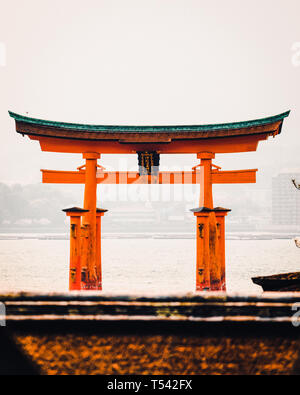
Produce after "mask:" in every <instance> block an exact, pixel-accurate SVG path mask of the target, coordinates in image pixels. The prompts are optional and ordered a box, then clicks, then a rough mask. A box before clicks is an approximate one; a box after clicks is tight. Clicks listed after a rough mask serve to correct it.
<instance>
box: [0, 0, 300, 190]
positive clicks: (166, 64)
mask: <svg viewBox="0 0 300 395" xmlns="http://www.w3.org/2000/svg"><path fill="white" fill-rule="evenodd" d="M0 5H1V8H0V92H1V93H0V94H1V96H0V125H1V167H0V182H8V183H15V182H18V183H24V184H26V183H34V182H40V173H39V169H40V168H49V169H75V168H76V167H77V166H79V165H80V164H82V159H81V157H80V155H69V156H64V154H53V153H43V152H41V151H40V148H39V145H38V143H36V142H33V141H30V140H29V139H28V138H22V137H21V136H20V135H18V134H16V133H15V126H14V122H13V120H12V119H10V118H9V117H8V113H7V111H8V110H9V109H10V110H12V111H15V112H19V113H22V114H26V113H27V112H28V115H29V116H32V117H39V118H45V119H50V120H61V121H67V122H68V121H69V122H86V123H97V124H144V125H146V124H203V123H212V122H227V121H243V120H248V119H253V118H254V119H255V118H260V117H264V116H269V115H275V114H278V113H281V112H283V111H286V110H288V109H291V110H292V113H291V116H290V118H289V119H288V120H287V121H286V122H285V125H284V129H283V133H282V135H281V136H279V137H277V138H276V139H274V140H273V139H269V141H268V142H262V143H260V146H259V150H258V152H257V153H249V154H242V155H240V154H238V155H232V156H228V155H227V156H224V155H223V156H218V157H217V159H216V161H215V163H216V164H221V165H224V168H229V169H230V168H247V167H250V168H253V167H259V168H260V170H261V172H260V177H263V176H264V175H265V177H270V176H271V175H272V174H273V173H274V174H276V172H278V171H279V170H281V169H283V168H285V167H299V168H300V139H299V135H300V130H299V128H300V103H299V96H300V93H299V92H300V54H299V56H298V53H297V51H298V50H299V49H300V44H299V47H298V44H297V43H300V1H299V0H243V1H241V0H226V1H223V0H213V1H212V0H210V1H207V0H203V1H202V0H85V1H82V0H80V1H79V0H43V1H41V0H0ZM298 48H299V49H298ZM117 159H118V158H117V157H116V156H103V159H102V161H101V164H103V165H104V166H105V165H107V164H108V165H115V166H116V167H118V161H117ZM130 163H131V165H133V166H135V165H137V160H136V158H135V157H134V158H133V159H132V160H131V162H130ZM196 163H197V161H196V158H195V157H194V156H180V157H179V156H168V157H163V158H162V164H163V165H169V166H174V165H176V164H177V165H179V166H183V165H184V164H187V165H191V166H192V165H195V164H196Z"/></svg>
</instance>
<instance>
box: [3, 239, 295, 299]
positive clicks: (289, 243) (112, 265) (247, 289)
mask: <svg viewBox="0 0 300 395" xmlns="http://www.w3.org/2000/svg"><path fill="white" fill-rule="evenodd" d="M226 254H227V287H228V291H229V292H231V293H260V292H261V288H260V287H258V286H256V285H254V284H252V282H251V277H253V276H259V275H269V274H276V273H281V272H282V273H284V272H290V271H300V250H299V249H297V248H296V247H295V244H294V242H293V240H228V241H227V246H226ZM102 256H103V258H102V260H103V262H102V265H103V291H104V292H108V293H118V294H126V293H161V294H165V293H170V294H174V293H184V292H193V291H194V288H195V240H189V239H184V240H183V239H176V240H172V239H164V240H161V239H160V240H159V239H104V240H103V241H102ZM68 259H69V244H68V241H66V240H37V239H32V240H0V292H3V291H14V292H16V291H34V292H65V291H68Z"/></svg>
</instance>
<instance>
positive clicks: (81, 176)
mask: <svg viewBox="0 0 300 395" xmlns="http://www.w3.org/2000/svg"><path fill="white" fill-rule="evenodd" d="M288 115H289V112H285V113H283V114H280V115H276V116H273V117H268V118H263V119H259V120H254V121H247V122H235V123H228V124H216V125H192V126H107V125H106V126H103V125H100V126H99V125H83V124H71V123H61V122H53V121H45V120H40V119H34V118H29V117H24V116H22V115H18V114H15V113H12V112H10V116H11V117H12V118H14V119H15V121H16V130H17V132H18V133H21V134H23V135H28V136H29V138H30V139H32V140H38V141H39V143H40V146H41V149H42V151H49V152H62V153H81V154H83V159H84V160H85V165H84V166H81V167H79V168H78V169H77V171H53V170H42V174H43V182H44V183H63V184H70V183H71V184H85V193H84V208H83V209H80V208H77V207H74V208H71V209H66V210H64V211H65V212H66V214H67V215H68V216H69V217H70V223H71V233H70V280H69V283H70V290H102V270H101V217H102V216H103V215H104V213H105V212H106V211H107V210H103V209H97V207H96V203H97V184H133V183H140V184H182V183H183V184H200V204H199V208H196V209H193V210H192V211H193V212H194V215H195V216H196V217H197V235H196V239H197V261H196V290H197V291H221V290H226V279H225V216H226V215H227V213H228V211H230V210H229V209H224V208H221V207H217V208H214V205H213V193H212V185H213V184H227V183H255V182H256V172H257V169H250V170H234V171H222V170H221V168H220V167H218V166H216V165H214V164H213V163H212V160H213V159H214V158H215V154H219V153H236V152H249V151H256V149H257V146H258V143H259V141H261V140H267V139H268V137H269V136H273V137H275V136H276V135H277V134H279V133H280V132H281V129H282V124H283V120H284V118H286V117H287V116H288ZM132 153H137V154H138V158H139V171H138V172H107V171H105V169H104V168H103V167H102V166H99V165H98V159H100V157H101V154H132ZM192 153H194V154H197V158H198V159H199V160H200V163H199V164H198V165H197V166H195V167H194V168H193V169H192V171H190V172H184V171H182V172H160V171H159V158H160V154H192Z"/></svg>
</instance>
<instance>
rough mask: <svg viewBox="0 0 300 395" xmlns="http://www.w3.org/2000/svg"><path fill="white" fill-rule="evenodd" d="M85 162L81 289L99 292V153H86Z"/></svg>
mask: <svg viewBox="0 0 300 395" xmlns="http://www.w3.org/2000/svg"><path fill="white" fill-rule="evenodd" d="M83 158H84V159H85V160H86V162H85V190H84V209H85V210H87V212H86V214H85V216H84V218H83V225H84V227H85V232H86V239H87V240H86V241H87V242H86V243H83V249H82V255H83V265H84V267H83V269H84V271H85V281H84V284H83V285H82V286H83V289H85V290H101V281H99V278H98V276H97V255H96V244H97V241H96V240H97V238H96V209H97V207H96V206H97V159H99V158H100V154H99V153H94V152H88V153H84V154H83Z"/></svg>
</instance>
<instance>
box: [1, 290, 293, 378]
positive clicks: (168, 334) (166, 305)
mask: <svg viewBox="0 0 300 395" xmlns="http://www.w3.org/2000/svg"><path fill="white" fill-rule="evenodd" d="M0 301H2V302H4V303H5V305H6V313H7V317H6V319H7V322H6V324H7V326H6V327H1V328H0V334H1V337H0V349H1V353H0V374H51V375H53V374H105V375H111V374H112V375H119V374H122V375H123V374H131V375H132V374H143V375H144V374H158V375H161V374H163V375H171V374H172V375H174V374H176V375H177V374H184V375H194V374H195V375H200V374H264V375H269V374H281V375H283V374H300V364H299V358H300V320H299V317H297V312H298V311H300V294H297V293H294V294H275V293H274V294H266V295H264V296H261V297H238V296H235V297H230V296H227V295H225V294H209V295H208V294H206V295H205V294H199V295H196V296H195V295H187V296H177V297H129V296H125V297H116V296H101V295H100V294H95V293H84V294H82V293H80V294H79V293H78V294H76V293H74V294H66V295H29V294H18V295H2V296H0ZM297 303H298V304H299V305H297ZM298 315H300V314H298Z"/></svg>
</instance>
